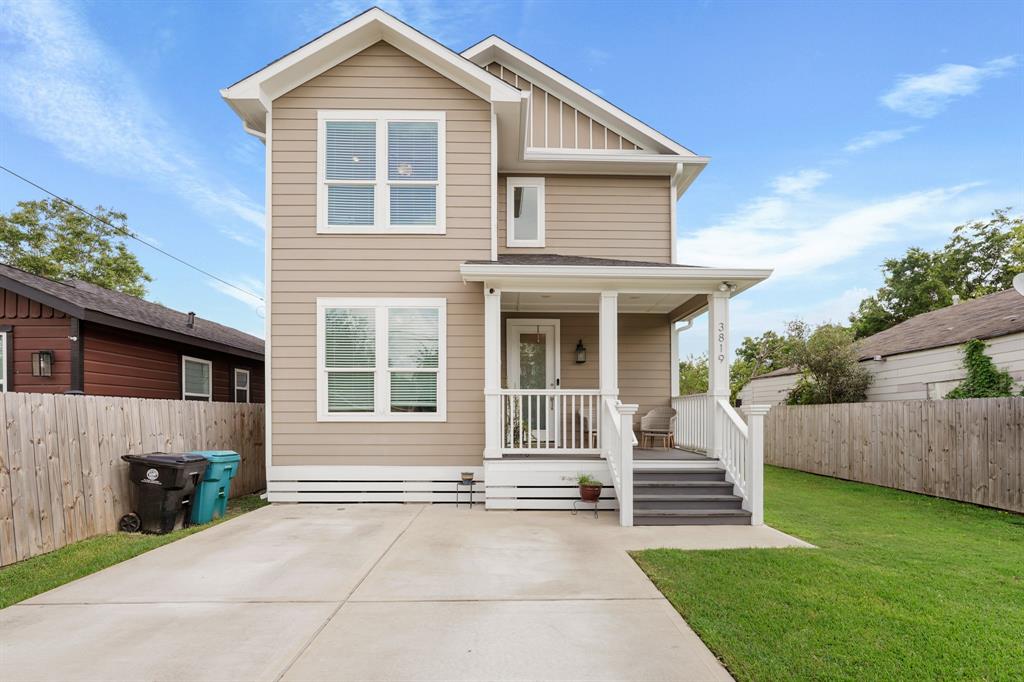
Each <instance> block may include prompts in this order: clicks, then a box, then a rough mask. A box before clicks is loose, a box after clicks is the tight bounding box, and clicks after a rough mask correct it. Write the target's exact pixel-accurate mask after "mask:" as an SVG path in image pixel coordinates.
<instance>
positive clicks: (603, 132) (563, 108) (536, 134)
mask: <svg viewBox="0 0 1024 682" xmlns="http://www.w3.org/2000/svg"><path fill="white" fill-rule="evenodd" d="M487 71H488V72H490V73H491V74H493V75H495V76H498V77H499V78H501V79H502V80H504V81H505V82H506V83H508V84H509V85H512V86H514V87H516V88H519V89H520V90H522V91H524V92H529V93H531V98H532V104H531V111H530V127H529V128H528V130H527V146H529V147H537V148H544V149H609V150H615V151H618V150H626V151H636V150H638V149H640V146H639V145H637V144H635V143H634V142H632V141H630V140H629V139H627V138H625V137H622V136H620V135H619V134H618V133H616V132H614V131H612V130H607V129H605V127H604V126H603V125H601V124H600V123H598V122H597V121H594V120H592V119H591V118H590V117H589V116H587V115H586V114H584V113H583V112H582V111H579V110H578V109H576V108H575V107H573V106H571V105H569V104H566V103H565V102H563V101H562V100H561V99H559V98H558V97H556V96H555V95H552V94H551V93H550V92H547V91H546V90H544V88H542V87H541V86H539V85H537V84H536V83H531V82H530V81H529V80H527V79H526V78H525V77H523V76H520V75H519V74H517V73H516V72H515V71H513V70H512V69H510V68H509V67H507V66H504V65H502V64H500V63H499V62H491V63H490V64H488V65H487Z"/></svg>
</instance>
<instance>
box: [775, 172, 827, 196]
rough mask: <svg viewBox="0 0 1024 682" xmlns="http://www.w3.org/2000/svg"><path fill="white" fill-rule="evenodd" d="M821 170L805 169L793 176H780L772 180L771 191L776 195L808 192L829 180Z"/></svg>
mask: <svg viewBox="0 0 1024 682" xmlns="http://www.w3.org/2000/svg"><path fill="white" fill-rule="evenodd" d="M829 177H830V176H829V174H828V173H826V172H825V171H823V170H818V169H805V170H802V171H798V172H797V173H794V174H793V175H780V176H779V177H777V178H775V179H774V180H772V183H771V184H772V189H774V190H775V193H776V194H782V195H791V194H803V193H805V192H810V191H811V190H812V189H814V188H815V187H817V186H818V185H820V184H821V183H823V182H825V181H826V180H828V179H829Z"/></svg>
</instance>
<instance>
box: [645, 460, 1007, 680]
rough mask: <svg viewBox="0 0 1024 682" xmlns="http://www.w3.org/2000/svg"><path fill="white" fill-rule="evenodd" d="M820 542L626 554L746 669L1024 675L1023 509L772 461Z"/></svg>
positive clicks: (791, 519) (791, 515)
mask: <svg viewBox="0 0 1024 682" xmlns="http://www.w3.org/2000/svg"><path fill="white" fill-rule="evenodd" d="M765 499H766V500H767V505H766V509H765V520H766V522H767V523H768V524H770V525H772V526H774V527H776V528H778V529H780V530H783V531H785V532H787V533H790V534H792V535H796V536H797V537H800V538H802V539H804V540H807V541H808V542H811V543H814V544H815V545H817V547H818V549H781V550H780V549H762V550H721V551H700V552H685V551H679V550H667V549H656V550H648V551H643V552H636V553H634V558H635V559H636V561H637V563H638V564H639V565H640V566H641V568H643V569H644V571H646V572H647V574H648V575H649V576H650V577H651V579H652V580H653V581H654V583H655V584H656V585H657V586H658V588H659V589H660V590H661V591H662V592H663V593H664V594H665V596H666V597H667V598H668V599H669V601H671V602H672V604H673V605H675V607H676V609H678V610H679V612H680V613H681V614H682V615H683V617H685V618H686V620H687V622H688V623H689V624H690V625H691V626H692V627H693V628H694V630H696V631H697V633H698V634H699V635H700V636H701V638H702V639H703V640H704V642H705V643H706V644H707V645H708V646H709V647H710V648H711V650H712V651H714V652H715V654H717V655H718V657H719V658H720V659H721V660H722V661H723V662H724V663H725V665H726V666H727V667H728V668H729V670H730V671H731V672H732V674H733V675H734V676H735V677H737V678H738V679H740V680H791V679H802V680H854V679H856V680H904V679H944V680H946V679H977V680H1022V679H1024V516H1019V515H1016V514H1009V513H1004V512H998V511H993V510H990V509H982V508H979V507H974V506H971V505H966V504H959V503H957V502H950V501H948V500H940V499H936V498H931V497H925V496H923V495H914V494H912V493H905V492H900V491H897V490H890V489H887V488H879V487H877V486H871V485H864V484H859V483H849V482H846V481H839V480H835V479H830V478H824V477H821V476H814V475H811V474H805V473H801V472H797V471H789V470H786V469H777V468H774V467H766V470H765Z"/></svg>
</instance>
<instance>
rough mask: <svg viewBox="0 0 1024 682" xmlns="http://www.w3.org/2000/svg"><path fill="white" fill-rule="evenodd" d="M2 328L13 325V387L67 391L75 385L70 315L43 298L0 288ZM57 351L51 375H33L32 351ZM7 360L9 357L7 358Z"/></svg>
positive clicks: (34, 390) (53, 391) (43, 390)
mask: <svg viewBox="0 0 1024 682" xmlns="http://www.w3.org/2000/svg"><path fill="white" fill-rule="evenodd" d="M0 327H11V328H12V331H11V333H10V334H9V338H10V346H11V347H10V349H9V350H10V352H11V353H12V355H13V357H14V376H13V377H12V381H11V389H12V390H15V391H21V392H33V393H63V392H64V391H67V390H68V389H69V388H70V387H71V346H70V344H69V342H68V332H69V320H68V316H67V315H65V314H64V313H63V312H61V311H59V310H54V309H53V308H51V307H50V306H48V305H44V304H42V303H40V302H39V301H35V300H33V299H31V298H27V297H25V296H21V295H19V294H16V293H14V292H13V291H9V290H7V289H3V288H0ZM42 350H50V351H53V354H54V357H53V371H52V375H51V376H48V377H34V376H32V353H36V352H39V351H42ZM5 362H6V359H5Z"/></svg>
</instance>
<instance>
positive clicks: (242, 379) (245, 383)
mask: <svg viewBox="0 0 1024 682" xmlns="http://www.w3.org/2000/svg"><path fill="white" fill-rule="evenodd" d="M249 395H250V388H249V370H247V369H240V368H235V402H236V403H247V402H249Z"/></svg>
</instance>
